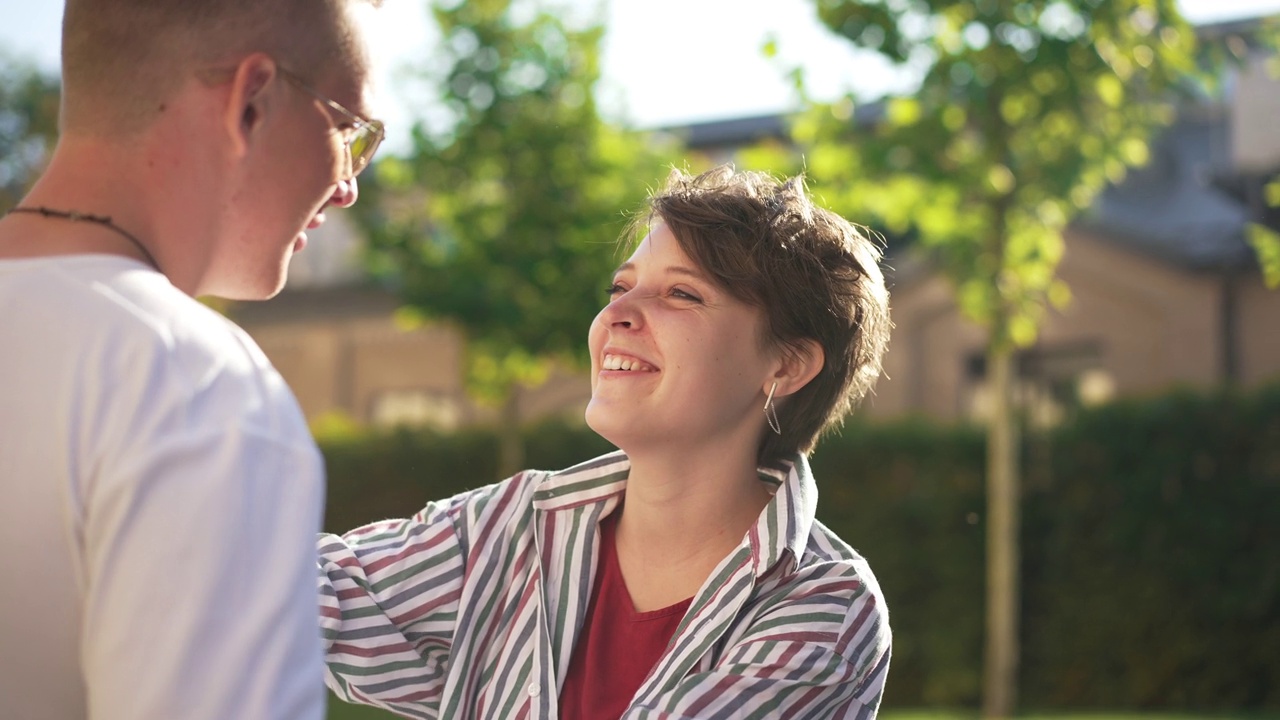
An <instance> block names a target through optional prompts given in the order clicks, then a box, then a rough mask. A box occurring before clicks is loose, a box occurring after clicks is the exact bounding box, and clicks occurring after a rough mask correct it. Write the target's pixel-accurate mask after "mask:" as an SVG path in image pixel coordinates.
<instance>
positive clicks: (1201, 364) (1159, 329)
mask: <svg viewBox="0 0 1280 720" xmlns="http://www.w3.org/2000/svg"><path fill="white" fill-rule="evenodd" d="M904 265H906V267H907V269H906V271H905V273H903V272H900V273H899V276H898V277H899V279H898V281H897V284H896V286H895V287H894V288H893V292H892V299H891V302H892V313H893V320H894V324H895V327H894V330H893V336H892V340H891V344H890V348H889V352H888V355H887V356H886V358H885V372H886V377H884V378H882V379H881V381H880V383H879V385H878V386H877V389H876V394H875V396H874V397H872V398H870V399H869V401H868V402H867V404H866V412H867V413H868V414H869V415H870V416H871V417H874V418H879V419H887V418H893V417H898V416H901V415H905V414H922V415H927V416H931V417H934V418H938V419H942V420H957V419H962V418H965V417H968V416H969V415H970V413H971V411H972V407H973V406H972V400H973V397H974V393H975V392H980V388H975V384H976V383H975V381H974V379H973V378H971V377H970V375H969V373H968V370H967V364H968V360H969V358H970V357H972V356H974V355H977V354H980V353H981V352H982V349H983V345H984V338H985V333H984V332H983V331H982V330H981V329H980V328H978V327H977V326H976V325H974V324H973V323H972V322H970V321H968V320H967V319H965V318H963V317H961V316H960V314H959V312H958V311H957V309H956V306H955V303H954V301H953V300H952V297H951V290H950V286H949V284H948V283H947V282H946V281H945V280H943V279H942V278H941V277H940V276H939V275H938V274H936V273H929V272H922V271H919V270H914V271H913V270H912V269H911V268H910V266H911V263H904ZM904 274H905V277H904ZM1059 276H1060V277H1061V278H1062V279H1063V280H1065V281H1066V282H1067V284H1068V285H1069V286H1070V288H1071V291H1072V295H1073V298H1072V302H1071V303H1070V304H1069V305H1068V306H1067V307H1065V308H1064V309H1062V310H1061V311H1051V312H1050V313H1049V315H1048V317H1047V318H1046V320H1045V323H1044V325H1043V327H1042V330H1041V335H1040V339H1039V343H1038V347H1039V348H1040V349H1042V350H1044V351H1046V352H1050V353H1051V352H1055V351H1061V350H1063V349H1067V350H1070V349H1073V348H1074V349H1082V350H1083V355H1086V356H1087V355H1088V354H1089V350H1090V349H1096V352H1097V366H1098V368H1097V369H1098V370H1099V371H1100V372H1098V373H1097V375H1098V376H1100V377H1103V378H1106V379H1108V380H1109V381H1110V384H1111V385H1112V386H1113V389H1114V393H1115V395H1117V396H1134V395H1146V394H1150V393H1155V392H1159V391H1162V390H1165V389H1168V388H1169V387H1171V386H1175V385H1188V386H1193V387H1200V388H1204V387H1210V386H1213V385H1214V384H1216V383H1218V382H1219V381H1220V378H1221V376H1222V360H1221V344H1220V343H1221V341H1220V338H1221V318H1220V298H1221V283H1220V280H1219V279H1218V277H1217V276H1216V275H1214V274H1211V273H1198V272H1189V271H1183V270H1180V269H1178V268H1176V267H1174V266H1172V265H1170V264H1167V263H1164V262H1162V261H1159V260H1155V259H1153V258H1149V257H1146V256H1143V255H1138V254H1135V253H1131V252H1128V251H1126V250H1124V249H1121V248H1117V247H1116V246H1114V245H1112V244H1109V243H1106V242H1103V241H1099V240H1097V239H1095V238H1092V237H1089V236H1087V235H1082V234H1073V235H1070V236H1069V237H1068V240H1067V250H1066V254H1065V256H1064V258H1063V261H1062V264H1061V266H1060V268H1059ZM1238 323H1239V337H1240V344H1239V352H1240V379H1241V382H1242V384H1244V385H1245V386H1246V387H1248V386H1253V385H1257V384H1258V383H1261V382H1264V381H1267V380H1274V379H1277V378H1280V291H1267V290H1266V289H1265V288H1264V287H1263V286H1262V284H1261V280H1260V278H1259V277H1257V275H1256V274H1250V275H1247V276H1246V277H1244V278H1243V279H1242V281H1241V286H1240V291H1239V315H1238Z"/></svg>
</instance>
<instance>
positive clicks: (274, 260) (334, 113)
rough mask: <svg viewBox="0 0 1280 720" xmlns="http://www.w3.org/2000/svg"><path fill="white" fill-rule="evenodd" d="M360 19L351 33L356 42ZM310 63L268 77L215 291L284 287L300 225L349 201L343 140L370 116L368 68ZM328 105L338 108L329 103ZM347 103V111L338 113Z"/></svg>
mask: <svg viewBox="0 0 1280 720" xmlns="http://www.w3.org/2000/svg"><path fill="white" fill-rule="evenodd" d="M359 31H360V26H359V25H358V24H354V22H353V24H352V36H354V37H355V38H356V39H357V40H358V41H362V36H361V35H359ZM327 65H328V67H326V68H324V69H322V70H320V72H318V73H316V74H315V75H314V76H308V75H307V74H305V73H306V72H307V70H309V69H296V68H284V67H281V68H279V71H278V72H277V73H276V76H275V78H274V79H273V80H272V81H271V82H272V83H274V84H276V85H277V87H275V88H273V89H272V91H271V92H272V95H271V101H272V102H273V103H275V106H274V107H273V108H272V110H271V113H270V118H269V120H267V121H265V122H264V126H263V129H262V130H263V132H262V134H261V136H260V138H259V139H258V142H257V144H256V146H255V148H254V152H256V153H258V154H257V156H256V157H255V158H254V160H253V161H252V162H251V163H249V164H248V166H247V168H246V171H245V172H244V173H243V175H242V176H241V177H242V181H241V182H240V184H239V186H238V187H237V188H236V191H235V193H234V197H233V200H232V204H233V208H232V210H233V212H232V214H233V215H234V216H235V217H236V218H237V222H236V223H234V225H233V228H232V229H233V230H234V232H233V233H232V234H231V238H230V244H231V246H232V248H231V252H229V253H226V254H225V256H224V260H225V262H224V263H223V264H224V265H225V266H229V267H227V270H228V272H226V273H220V275H222V276H223V277H228V278H230V279H232V280H233V283H234V286H233V287H230V288H227V289H220V292H218V293H217V294H220V295H224V296H228V297H233V298H237V299H264V298H269V297H272V296H274V295H275V294H276V293H278V292H279V291H280V289H281V288H282V287H283V286H284V283H285V279H286V278H287V275H288V268H289V261H290V259H291V258H292V257H293V254H294V253H296V252H299V251H301V250H302V249H303V248H304V247H305V246H306V244H307V234H306V233H307V230H310V229H314V228H316V227H319V225H320V224H321V223H323V222H324V221H325V211H326V209H328V208H329V207H331V206H336V207H348V206H350V205H352V204H353V203H355V201H356V198H357V195H358V185H357V182H356V179H355V178H354V177H352V176H351V168H352V163H351V159H350V148H349V141H350V139H351V137H352V133H353V132H354V127H353V125H354V124H355V123H357V122H358V120H354V119H353V118H352V117H351V115H355V116H357V117H359V118H369V117H370V115H371V113H370V110H369V102H368V96H369V71H368V63H367V62H366V61H365V57H364V54H363V46H361V56H360V57H358V58H355V59H353V60H350V61H348V62H345V63H344V62H338V61H336V60H335V61H332V62H330V63H328V64H327ZM335 105H336V106H337V107H335ZM343 110H346V111H347V113H350V115H349V114H347V113H344V112H342V111H343Z"/></svg>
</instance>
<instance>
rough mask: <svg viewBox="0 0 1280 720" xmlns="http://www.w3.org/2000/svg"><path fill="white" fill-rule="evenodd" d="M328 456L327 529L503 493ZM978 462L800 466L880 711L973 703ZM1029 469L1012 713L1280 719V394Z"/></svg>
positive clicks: (1129, 429)
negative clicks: (868, 610)
mask: <svg viewBox="0 0 1280 720" xmlns="http://www.w3.org/2000/svg"><path fill="white" fill-rule="evenodd" d="M526 445H527V448H528V454H529V458H528V460H529V461H528V463H527V464H528V465H529V466H530V467H541V468H556V467H564V466H567V465H570V464H573V463H575V462H578V461H580V460H583V459H586V458H589V457H592V456H594V455H596V454H599V453H602V452H605V451H607V450H609V449H610V446H609V444H608V443H606V442H604V441H603V440H601V439H599V438H598V437H596V436H595V435H593V434H592V433H590V432H589V431H587V430H585V429H579V428H571V427H565V426H562V425H549V426H543V427H539V428H535V429H532V430H530V433H529V435H528V437H527V441H526ZM321 446H322V448H323V450H324V452H325V455H326V458H327V460H328V469H329V477H330V480H329V487H330V491H329V492H330V498H329V508H328V517H327V520H326V525H327V527H329V528H330V529H332V530H344V529H347V528H350V527H353V526H355V525H358V524H360V523H363V522H366V521H368V520H371V519H377V518H381V517H388V516H402V515H404V514H407V513H411V512H413V511H415V510H417V509H418V508H419V507H421V506H422V505H423V504H424V502H425V501H426V500H428V499H431V498H438V497H445V496H448V495H450V494H453V493H456V492H459V491H461V490H465V489H467V488H473V487H478V486H481V485H484V484H486V483H489V482H493V481H494V480H495V479H496V457H497V443H496V441H495V439H494V438H493V436H492V435H490V434H488V433H485V432H468V433H461V434H457V435H450V436H441V435H435V434H430V433H420V432H413V433H410V432H397V433H391V434H370V435H364V434H359V433H356V434H350V433H348V434H346V435H343V436H334V437H328V438H324V439H322V442H321ZM983 453H984V440H983V435H982V433H981V432H980V431H979V430H976V429H973V428H951V427H940V426H936V425H930V424H927V423H921V422H911V423H902V424H894V425H871V424H862V423H854V424H850V425H848V426H846V428H845V429H844V431H843V432H842V434H841V435H840V436H837V437H832V438H828V439H827V440H825V441H824V442H823V443H822V445H821V446H820V447H819V449H818V452H817V453H815V455H814V457H813V466H814V472H815V474H816V476H817V478H818V484H819V490H820V493H821V500H820V503H819V512H818V516H819V518H820V519H821V520H822V521H823V522H824V523H826V524H827V525H829V526H830V527H831V528H832V529H834V530H835V531H836V532H838V533H839V534H840V535H841V536H842V537H843V538H845V539H846V540H847V541H849V543H850V544H852V545H853V546H854V547H856V548H858V549H859V550H860V551H861V552H862V553H863V554H864V555H865V556H866V557H867V558H868V559H869V560H870V562H871V564H872V567H873V568H875V570H876V574H877V576H878V578H879V580H880V583H881V586H882V587H883V589H884V592H885V595H886V596H887V599H888V603H889V607H890V612H891V622H892V625H893V629H894V660H893V666H892V670H891V671H890V677H889V686H888V691H887V695H886V698H885V707H886V708H894V707H919V706H925V705H928V706H945V707H973V706H976V705H977V703H978V698H979V689H980V675H981V667H982V662H981V649H982V624H983V619H982V618H983V606H982V596H983V587H984V577H983V538H984V533H985V530H984V527H983V516H984V513H985V505H984V498H983V474H982V469H983ZM1024 460H1025V463H1024V464H1025V465H1026V475H1027V477H1026V479H1025V493H1024V496H1025V497H1024V503H1023V513H1024V515H1023V525H1022V542H1023V562H1022V574H1023V580H1024V593H1023V626H1022V652H1023V662H1022V671H1021V679H1020V686H1021V701H1022V704H1023V706H1024V707H1031V708H1056V709H1091V708H1112V709H1115V708H1131V709H1143V710H1153V709H1160V710H1173V711H1195V712H1202V711H1222V710H1254V711H1276V710H1280V386H1277V387H1272V388H1268V389H1266V390H1263V391H1261V392H1257V393H1254V394H1252V395H1250V396H1247V397H1243V396H1215V397H1203V396H1197V395H1194V394H1190V393H1176V394H1172V395H1169V396H1165V397H1161V398H1157V399H1154V400H1147V401H1143V402H1124V403H1117V404H1114V405H1110V406H1107V407H1104V408H1100V409H1097V410H1093V411H1089V412H1085V413H1082V414H1081V415H1080V416H1079V417H1077V418H1076V419H1074V420H1073V421H1072V422H1071V423H1069V424H1068V425H1065V426H1063V427H1061V428H1059V429H1058V430H1056V431H1054V432H1053V433H1051V434H1048V435H1039V436H1032V437H1028V438H1027V440H1026V442H1025V444H1024Z"/></svg>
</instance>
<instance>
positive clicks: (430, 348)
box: [231, 291, 591, 429]
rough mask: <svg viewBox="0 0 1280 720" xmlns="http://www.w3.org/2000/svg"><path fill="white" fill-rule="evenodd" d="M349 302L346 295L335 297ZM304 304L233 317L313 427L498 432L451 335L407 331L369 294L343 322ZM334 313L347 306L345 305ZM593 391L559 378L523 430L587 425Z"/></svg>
mask: <svg viewBox="0 0 1280 720" xmlns="http://www.w3.org/2000/svg"><path fill="white" fill-rule="evenodd" d="M334 295H335V296H338V297H339V298H340V297H341V291H337V292H336V293H334ZM296 300H297V298H296V297H295V298H287V297H286V298H283V301H282V302H280V303H279V305H280V306H286V305H287V306H290V307H289V308H288V309H286V310H284V311H275V310H276V308H273V307H272V306H271V304H270V303H271V302H276V301H269V302H268V303H267V304H266V305H265V306H261V307H255V308H251V309H250V311H249V312H244V308H241V310H242V312H241V313H239V314H237V313H236V312H235V310H234V309H233V311H232V313H231V314H232V316H233V318H235V319H236V320H237V322H239V323H240V324H241V325H242V326H243V327H244V328H245V330H246V331H248V332H249V334H250V335H251V336H253V338H254V340H256V341H257V342H258V345H259V346H261V347H262V350H263V352H265V353H266V355H267V357H268V358H270V359H271V362H272V363H273V364H274V365H275V366H276V369H277V370H279V371H280V374H281V376H282V377H284V379H285V382H287V383H288V384H289V387H290V388H292V390H293V392H294V394H295V395H296V396H297V398H298V403H299V404H300V405H301V406H302V410H303V413H304V414H305V415H306V416H307V418H308V419H311V420H314V419H316V418H318V417H321V416H323V415H325V414H327V413H333V412H339V413H341V414H343V415H346V416H348V417H350V418H352V419H354V420H357V421H359V422H362V423H375V424H376V423H384V424H394V423H396V422H409V423H411V424H426V425H432V426H436V427H439V428H441V429H452V428H455V427H460V426H465V425H474V424H484V423H493V422H495V421H496V420H497V412H498V410H497V408H493V407H488V406H485V405H479V404H477V403H475V402H473V401H472V400H471V399H470V398H469V397H468V395H467V393H466V391H465V388H464V382H465V368H464V367H463V362H464V358H463V342H464V341H463V336H462V334H461V333H460V332H458V331H457V330H456V329H454V328H452V327H450V326H448V325H444V324H437V325H424V326H420V327H417V328H414V329H406V328H404V327H401V326H399V325H397V324H396V322H395V320H394V317H393V312H394V308H395V301H394V299H393V298H391V297H390V296H386V297H384V298H376V299H374V301H372V302H371V298H370V297H369V295H368V293H362V294H360V295H359V296H358V297H356V298H355V299H354V300H353V303H352V304H359V305H361V306H362V307H363V309H361V310H359V311H356V312H355V313H354V314H353V313H352V312H351V311H349V310H348V311H346V312H338V313H324V312H317V313H315V314H307V313H305V312H303V313H300V312H298V311H297V309H296V306H297V305H305V303H296V302H294V301H296ZM330 304H331V305H334V304H336V305H339V306H342V305H343V303H342V302H340V301H339V302H337V303H333V302H332V298H331V302H330ZM590 397H591V386H590V383H589V381H588V380H587V378H586V377H585V376H583V375H582V374H580V373H571V372H563V371H560V372H555V373H553V374H552V376H551V377H550V378H549V379H548V381H547V382H546V383H545V384H544V385H542V386H540V387H537V388H533V389H528V390H524V391H523V392H522V395H521V397H520V400H519V409H518V411H519V414H520V417H521V419H522V420H536V419H541V418H545V417H548V416H553V415H558V416H562V417H565V418H569V419H581V418H582V412H583V409H584V408H585V407H586V403H587V400H588V399H590Z"/></svg>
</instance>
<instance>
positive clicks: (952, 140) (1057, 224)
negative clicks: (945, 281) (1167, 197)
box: [793, 0, 1195, 345]
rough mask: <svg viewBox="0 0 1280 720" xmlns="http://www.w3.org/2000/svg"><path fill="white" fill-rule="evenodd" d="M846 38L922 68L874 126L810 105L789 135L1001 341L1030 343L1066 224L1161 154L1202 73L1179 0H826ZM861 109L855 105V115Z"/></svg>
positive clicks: (1059, 289) (828, 180)
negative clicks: (1155, 136) (1155, 146)
mask: <svg viewBox="0 0 1280 720" xmlns="http://www.w3.org/2000/svg"><path fill="white" fill-rule="evenodd" d="M816 4H817V6H818V12H819V16H820V17H821V18H822V20H823V21H824V22H825V23H826V24H827V25H828V26H830V27H831V28H832V30H834V31H835V32H837V33H839V34H840V35H842V36H844V37H846V38H849V39H850V41H852V42H853V43H854V44H856V45H858V46H859V47H861V48H862V49H864V50H870V51H874V52H877V53H880V54H881V55H882V56H884V58H885V59H887V60H889V61H891V62H899V63H900V62H906V61H907V60H908V59H909V58H910V59H912V60H911V62H912V66H913V67H916V68H917V69H920V71H921V77H922V79H921V82H920V86H919V87H918V88H917V89H915V90H914V91H913V92H911V93H910V94H908V95H907V96H903V97H894V98H889V99H887V100H886V101H885V111H884V121H883V122H879V123H877V124H875V125H873V126H871V125H868V124H866V123H862V124H859V123H851V122H849V121H848V120H847V119H842V118H840V117H839V115H840V113H837V112H836V111H835V110H836V108H835V106H834V105H814V106H812V107H811V108H810V109H809V110H808V111H807V112H806V113H804V115H803V116H802V117H800V118H799V119H798V120H797V121H796V123H795V125H794V130H795V132H794V133H793V138H794V139H795V141H796V142H797V143H799V144H800V145H801V146H802V148H803V152H804V154H805V157H806V158H807V159H808V171H809V172H808V174H809V179H810V183H811V185H812V186H813V187H814V190H815V192H817V193H820V194H821V195H823V196H824V197H827V198H829V199H832V200H833V204H834V205H835V206H836V207H837V209H838V210H839V211H840V212H843V213H845V214H846V215H848V216H850V217H855V218H859V219H861V220H864V221H866V222H868V224H870V225H872V226H874V227H879V228H884V229H885V230H886V231H887V232H889V233H891V234H892V235H893V236H895V237H896V238H898V239H899V240H898V241H899V242H905V241H909V242H914V243H916V244H917V245H918V246H919V247H920V248H922V249H923V250H925V251H927V252H928V253H930V254H931V255H932V256H933V257H934V258H935V259H936V260H937V261H938V262H939V263H940V266H941V267H942V268H943V269H944V271H945V272H946V274H947V275H949V276H950V278H951V280H952V281H953V283H954V285H955V287H956V288H957V297H958V300H959V303H960V305H961V307H962V308H963V309H964V311H965V313H966V314H967V315H969V316H970V317H972V318H973V319H974V320H976V321H978V322H980V323H981V324H983V325H986V326H987V327H989V328H991V329H992V331H993V342H995V343H997V344H1002V343H1013V344H1017V345H1025V344H1029V343H1031V342H1033V341H1034V339H1035V335H1036V327H1037V325H1038V323H1039V321H1040V319H1041V318H1042V317H1043V314H1044V312H1045V310H1046V307H1047V306H1048V305H1049V304H1053V305H1055V306H1057V305H1060V304H1062V303H1065V302H1066V301H1067V300H1068V299H1069V297H1070V293H1069V292H1068V291H1067V290H1066V288H1065V287H1064V286H1063V285H1062V284H1061V282H1059V281H1057V280H1055V277H1054V276H1055V271H1056V267H1057V263H1058V261H1059V259H1060V258H1061V256H1062V250H1063V249H1062V230H1063V229H1064V228H1065V227H1066V225H1067V223H1068V222H1069V221H1070V219H1071V217H1072V216H1073V215H1074V214H1075V213H1076V212H1078V211H1079V210H1080V209H1083V208H1085V207H1087V206H1088V204H1089V203H1090V202H1091V201H1092V199H1093V197H1094V195H1095V194H1096V193H1097V192H1098V191H1099V190H1101V189H1102V188H1103V187H1104V186H1105V184H1106V183H1107V182H1118V181H1120V180H1122V179H1123V178H1124V175H1125V173H1126V171H1127V168H1129V167H1132V166H1135V165H1141V164H1143V163H1145V162H1147V160H1148V158H1149V156H1150V151H1149V148H1148V146H1147V139H1148V137H1149V136H1150V135H1151V133H1153V132H1155V130H1156V129H1157V128H1158V127H1160V126H1161V125H1163V124H1166V123H1167V122H1169V121H1170V120H1171V119H1172V113H1171V111H1170V105H1169V98H1170V97H1171V96H1172V95H1173V94H1174V92H1175V91H1176V89H1177V88H1178V87H1179V85H1180V83H1182V82H1183V81H1184V80H1185V78H1186V75H1187V73H1189V72H1191V71H1192V70H1193V69H1194V68H1195V63H1194V52H1195V45H1194V42H1195V41H1194V35H1193V33H1192V32H1191V29H1190V28H1189V26H1187V24H1186V23H1185V21H1184V20H1183V19H1182V18H1181V17H1180V16H1179V14H1178V12H1177V9H1176V7H1175V5H1174V3H1173V2H1172V1H1171V0H1108V1H1107V2H1094V1H1093V0H1054V1H1053V2H1044V3H1041V2H1027V1H1022V2H996V1H995V0H986V1H979V2H972V1H962V0H927V1H925V0H883V1H881V2H855V0H816ZM845 118H847V114H846V115H845Z"/></svg>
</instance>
